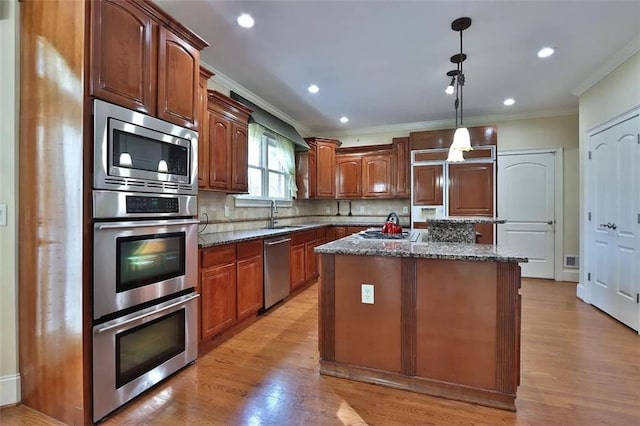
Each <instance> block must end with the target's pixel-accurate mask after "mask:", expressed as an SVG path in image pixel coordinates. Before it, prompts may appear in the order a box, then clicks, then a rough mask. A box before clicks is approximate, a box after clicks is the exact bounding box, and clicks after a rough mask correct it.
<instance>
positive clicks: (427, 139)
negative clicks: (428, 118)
mask: <svg viewBox="0 0 640 426" xmlns="http://www.w3.org/2000/svg"><path fill="white" fill-rule="evenodd" d="M468 129H469V136H470V137H471V145H472V146H484V145H497V143H498V128H497V127H496V126H477V127H468ZM454 132H455V129H443V130H425V131H421V132H411V133H410V134H409V141H410V147H411V150H412V151H415V150H419V149H436V148H449V146H451V142H452V141H453V133H454Z"/></svg>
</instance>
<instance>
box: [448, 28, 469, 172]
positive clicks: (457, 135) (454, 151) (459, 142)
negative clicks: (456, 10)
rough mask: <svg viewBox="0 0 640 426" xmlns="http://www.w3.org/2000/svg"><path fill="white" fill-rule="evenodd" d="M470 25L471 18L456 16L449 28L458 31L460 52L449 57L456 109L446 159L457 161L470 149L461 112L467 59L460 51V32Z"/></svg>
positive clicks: (462, 158) (467, 131)
mask: <svg viewBox="0 0 640 426" xmlns="http://www.w3.org/2000/svg"><path fill="white" fill-rule="evenodd" d="M470 26H471V18H467V17H463V18H458V19H456V20H455V21H453V22H452V23H451V29H452V30H453V31H457V32H459V33H460V53H458V54H455V55H453V56H452V57H451V62H452V63H454V64H456V69H455V70H452V71H449V72H448V73H447V76H449V77H452V79H453V80H455V81H454V82H455V93H456V100H455V102H454V107H455V110H456V130H455V132H454V134H453V142H452V143H451V147H450V148H449V157H448V158H447V161H451V162H459V161H464V157H463V155H462V152H463V151H471V150H472V149H473V148H472V147H471V136H470V135H469V129H467V128H466V127H465V125H464V114H463V99H464V97H463V87H464V83H465V76H464V72H463V66H462V64H463V62H464V61H465V59H467V55H465V54H464V53H463V52H462V32H463V31H464V30H466V29H467V28H469V27H470ZM458 107H460V125H459V126H458Z"/></svg>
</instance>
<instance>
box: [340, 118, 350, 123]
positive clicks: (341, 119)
mask: <svg viewBox="0 0 640 426" xmlns="http://www.w3.org/2000/svg"><path fill="white" fill-rule="evenodd" d="M340 122H341V123H348V122H349V118H348V117H340Z"/></svg>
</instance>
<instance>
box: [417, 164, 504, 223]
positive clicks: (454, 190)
mask: <svg viewBox="0 0 640 426" xmlns="http://www.w3.org/2000/svg"><path fill="white" fill-rule="evenodd" d="M414 173H415V170H414ZM449 215H451V216H493V163H464V164H450V165H449Z"/></svg>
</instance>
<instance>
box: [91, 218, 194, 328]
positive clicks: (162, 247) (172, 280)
mask: <svg viewBox="0 0 640 426" xmlns="http://www.w3.org/2000/svg"><path fill="white" fill-rule="evenodd" d="M197 223H198V221H197V220H194V219H179V220H154V221H140V222H101V223H96V224H94V247H93V251H94V254H93V259H94V260H93V318H94V319H96V320H97V319H100V318H102V317H103V316H105V315H108V314H113V313H115V312H119V311H121V310H123V309H127V308H131V307H133V306H136V305H139V304H141V303H145V302H150V301H153V300H155V299H158V298H160V297H163V296H168V295H171V294H173V293H177V292H179V291H182V290H186V289H188V288H192V287H195V286H196V285H197V280H198V277H197V275H198V264H197V260H198V225H197Z"/></svg>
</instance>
